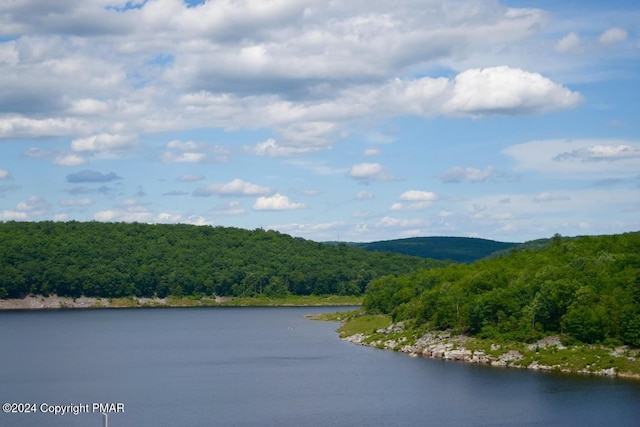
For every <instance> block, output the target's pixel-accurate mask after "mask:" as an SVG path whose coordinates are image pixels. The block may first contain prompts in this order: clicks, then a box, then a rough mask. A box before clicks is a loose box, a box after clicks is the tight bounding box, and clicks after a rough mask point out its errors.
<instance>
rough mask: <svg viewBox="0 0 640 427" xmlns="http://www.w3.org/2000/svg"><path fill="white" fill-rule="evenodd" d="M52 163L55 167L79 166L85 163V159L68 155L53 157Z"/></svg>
mask: <svg viewBox="0 0 640 427" xmlns="http://www.w3.org/2000/svg"><path fill="white" fill-rule="evenodd" d="M52 163H53V164H54V165H57V166H79V165H83V164H85V163H87V159H85V158H84V157H82V156H79V155H77V154H74V153H69V154H61V155H59V156H56V157H54V158H53V161H52Z"/></svg>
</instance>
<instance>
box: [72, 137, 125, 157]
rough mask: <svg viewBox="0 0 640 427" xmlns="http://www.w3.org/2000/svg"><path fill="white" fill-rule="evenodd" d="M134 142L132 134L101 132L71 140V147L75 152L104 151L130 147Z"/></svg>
mask: <svg viewBox="0 0 640 427" xmlns="http://www.w3.org/2000/svg"><path fill="white" fill-rule="evenodd" d="M135 144H136V137H135V136H132V135H113V134H107V133H101V134H99V135H92V136H89V137H87V138H78V139H74V140H73V141H71V149H72V150H73V151H76V152H91V153H95V152H104V151H114V150H123V149H127V148H131V147H133V146H135Z"/></svg>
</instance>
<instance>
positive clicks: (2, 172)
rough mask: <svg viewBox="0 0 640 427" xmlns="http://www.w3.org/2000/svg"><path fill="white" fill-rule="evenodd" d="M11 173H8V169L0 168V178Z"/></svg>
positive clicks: (7, 176)
mask: <svg viewBox="0 0 640 427" xmlns="http://www.w3.org/2000/svg"><path fill="white" fill-rule="evenodd" d="M10 176H11V175H10V174H9V171H8V170H6V169H0V179H7V178H9V177H10Z"/></svg>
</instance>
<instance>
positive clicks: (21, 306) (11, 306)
mask: <svg viewBox="0 0 640 427" xmlns="http://www.w3.org/2000/svg"><path fill="white" fill-rule="evenodd" d="M131 302H132V304H133V305H140V306H148V305H164V304H166V303H167V299H166V298H133V299H132V300H131ZM108 307H111V308H114V307H123V305H118V304H112V301H111V300H109V299H106V298H95V297H78V298H70V297H59V296H57V295H49V296H46V297H45V296H42V295H29V296H26V297H24V298H10V299H0V310H38V309H57V308H108Z"/></svg>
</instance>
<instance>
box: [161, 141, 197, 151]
mask: <svg viewBox="0 0 640 427" xmlns="http://www.w3.org/2000/svg"><path fill="white" fill-rule="evenodd" d="M164 146H165V148H169V149H174V150H180V151H192V150H196V149H197V148H198V144H197V143H195V142H193V141H179V140H172V141H169V142H167V143H166V144H165V145H164Z"/></svg>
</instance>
